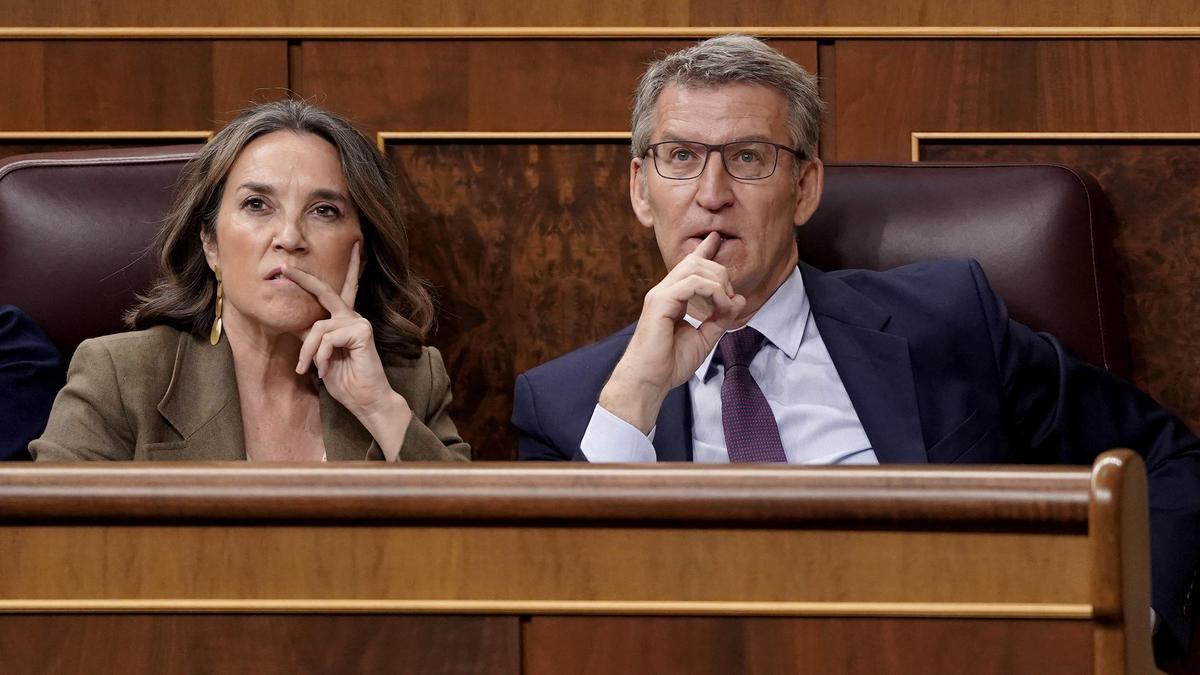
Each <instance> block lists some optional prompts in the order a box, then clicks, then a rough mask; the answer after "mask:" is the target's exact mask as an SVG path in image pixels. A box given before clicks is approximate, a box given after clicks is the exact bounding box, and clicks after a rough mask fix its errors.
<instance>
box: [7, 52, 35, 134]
mask: <svg viewBox="0 0 1200 675" xmlns="http://www.w3.org/2000/svg"><path fill="white" fill-rule="evenodd" d="M44 58H45V50H44V44H43V43H41V42H34V41H29V42H2V41H0V63H2V64H4V65H3V66H2V67H0V91H3V92H4V104H3V105H0V129H4V130H8V131H32V130H36V129H41V128H42V127H41V121H42V120H43V119H45V117H46V79H45V78H44V77H41V74H42V73H44V72H45V68H46V67H45V61H44Z"/></svg>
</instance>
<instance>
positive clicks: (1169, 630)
mask: <svg viewBox="0 0 1200 675" xmlns="http://www.w3.org/2000/svg"><path fill="white" fill-rule="evenodd" d="M971 269H972V273H973V275H974V277H975V283H976V288H977V291H978V293H979V297H980V301H981V304H982V305H983V308H984V312H985V314H986V316H987V320H988V323H989V326H990V332H991V335H992V339H993V349H994V353H995V355H996V365H997V368H998V369H999V371H1000V375H1001V377H1002V381H1003V383H1004V388H1005V392H1004V393H1005V402H1006V405H1007V409H1006V411H1005V412H1006V415H1005V416H1006V419H1007V420H1008V426H1009V429H1010V433H1011V434H1012V436H1011V437H1012V438H1013V439H1014V440H1015V441H1016V444H1017V445H1018V446H1020V447H1024V448H1029V449H1030V452H1031V455H1030V456H1029V457H1028V458H1023V459H1029V460H1030V461H1031V462H1037V463H1055V464H1090V463H1091V462H1092V461H1093V460H1094V459H1095V457H1096V456H1097V455H1099V454H1100V453H1101V452H1104V451H1105V450H1109V449H1112V448H1129V449H1132V450H1134V451H1136V452H1137V453H1138V454H1140V455H1141V456H1142V459H1143V460H1144V461H1145V464H1146V476H1147V480H1148V489H1149V502H1150V578H1151V587H1152V588H1151V605H1152V606H1153V607H1154V610H1155V611H1156V612H1157V613H1158V615H1159V617H1160V619H1161V621H1162V623H1161V625H1160V628H1159V631H1158V634H1157V635H1155V654H1156V657H1157V658H1158V659H1159V661H1160V662H1165V661H1167V660H1170V659H1172V658H1174V657H1176V656H1178V655H1180V654H1183V653H1186V652H1185V650H1186V648H1187V644H1188V640H1189V638H1190V637H1191V634H1192V619H1193V613H1194V610H1195V607H1194V601H1193V600H1192V597H1193V595H1194V594H1195V593H1196V589H1195V586H1196V574H1197V566H1198V564H1200V555H1198V553H1200V440H1198V439H1197V438H1196V436H1195V435H1193V434H1192V432H1191V431H1189V430H1188V428H1187V426H1186V425H1184V424H1183V422H1181V421H1180V420H1179V419H1178V418H1177V417H1175V416H1174V415H1173V414H1171V413H1170V412H1169V411H1167V410H1166V409H1165V408H1163V407H1162V406H1161V405H1159V404H1158V403H1157V402H1156V401H1154V399H1152V398H1150V397H1149V396H1147V395H1146V394H1145V393H1143V392H1142V391H1140V390H1138V389H1137V388H1136V387H1134V386H1133V385H1131V384H1129V383H1127V382H1125V381H1123V380H1121V379H1119V378H1117V377H1114V376H1113V375H1111V374H1109V373H1108V372H1107V371H1104V370H1102V369H1100V368H1096V367H1094V366H1092V365H1090V364H1088V363H1085V362H1083V361H1082V360H1080V359H1078V358H1076V357H1075V356H1074V355H1072V354H1071V353H1070V352H1069V351H1068V350H1067V349H1066V348H1065V347H1063V345H1062V344H1061V343H1060V342H1059V341H1058V340H1057V339H1056V338H1054V337H1053V336H1050V335H1048V334H1045V333H1035V332H1033V331H1032V330H1030V329H1029V328H1027V327H1026V326H1023V325H1021V324H1019V323H1017V322H1015V321H1012V320H1010V319H1009V318H1008V313H1007V310H1006V309H1005V307H1004V305H1003V303H1002V302H1001V301H1000V300H999V298H998V297H997V296H996V294H995V293H994V292H993V291H992V289H991V287H990V286H989V285H988V282H987V279H986V278H985V277H984V275H983V271H982V270H981V269H980V268H979V266H978V263H974V262H972V265H971Z"/></svg>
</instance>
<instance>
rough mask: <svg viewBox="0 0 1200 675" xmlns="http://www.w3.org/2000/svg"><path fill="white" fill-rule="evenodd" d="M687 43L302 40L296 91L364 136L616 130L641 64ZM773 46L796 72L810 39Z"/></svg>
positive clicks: (812, 48)
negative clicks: (349, 122) (336, 113)
mask: <svg viewBox="0 0 1200 675" xmlns="http://www.w3.org/2000/svg"><path fill="white" fill-rule="evenodd" d="M689 44H691V42H690V41H687V40H681V41H664V40H477V41H476V40H429V41H417V42H412V41H407V42H406V41H380V42H369V41H367V42H341V41H320V40H315V41H306V42H304V43H303V55H302V58H301V64H302V73H301V75H300V83H301V90H300V92H301V93H302V94H303V95H304V96H305V97H307V98H309V99H311V100H313V101H315V102H317V103H319V104H321V105H323V106H326V107H328V108H330V109H332V110H336V111H339V112H342V113H345V114H346V115H347V116H349V117H350V118H351V119H353V120H354V121H355V123H356V124H357V125H358V126H359V127H360V128H362V129H363V130H365V131H367V132H368V133H374V132H376V131H621V130H628V128H629V105H630V100H631V98H632V93H633V90H634V87H635V86H636V84H637V79H638V77H639V76H640V75H641V73H642V71H643V70H644V69H645V64H646V62H648V61H650V60H651V59H653V58H654V57H655V54H656V53H658V52H660V51H663V50H668V51H670V50H676V49H679V48H681V47H685V46H687V45H689ZM773 44H775V46H777V47H779V48H780V49H781V50H782V51H784V52H785V53H787V54H788V55H789V56H791V57H792V58H794V59H796V60H797V61H798V62H799V63H801V64H802V65H804V66H805V67H806V68H808V69H810V70H813V71H815V70H816V66H817V52H816V42H815V41H812V40H778V41H775V42H773Z"/></svg>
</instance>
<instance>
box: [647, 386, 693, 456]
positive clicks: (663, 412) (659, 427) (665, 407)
mask: <svg viewBox="0 0 1200 675" xmlns="http://www.w3.org/2000/svg"><path fill="white" fill-rule="evenodd" d="M654 453H655V454H656V455H657V456H658V461H660V462H690V461H692V396H691V394H689V393H688V386H687V384H682V385H680V386H678V387H675V388H674V389H672V390H671V391H670V392H668V393H667V397H666V398H665V399H663V404H662V407H661V408H659V411H658V421H657V423H656V425H655V431H654Z"/></svg>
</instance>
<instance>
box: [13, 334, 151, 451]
mask: <svg viewBox="0 0 1200 675" xmlns="http://www.w3.org/2000/svg"><path fill="white" fill-rule="evenodd" d="M133 446H134V440H133V433H132V430H131V428H130V425H129V419H128V417H127V415H126V412H125V408H124V405H123V404H122V400H121V385H120V379H119V378H118V377H117V369H116V365H115V364H114V363H113V359H112V355H111V354H110V353H109V351H108V349H107V348H106V347H105V346H104V345H103V344H101V343H98V342H96V341H94V340H87V341H85V342H83V343H82V344H80V345H79V348H78V349H76V350H75V356H74V357H73V358H72V359H71V367H70V368H69V369H68V371H67V384H66V386H64V387H63V389H62V391H60V392H59V394H58V397H57V398H56V399H55V400H54V407H53V408H52V409H51V411H50V420H49V422H48V423H47V424H46V431H45V432H44V433H43V434H42V436H41V438H38V439H37V440H35V441H33V442H31V443H30V444H29V452H30V454H32V455H33V458H34V459H35V460H37V461H61V460H129V459H133Z"/></svg>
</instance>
